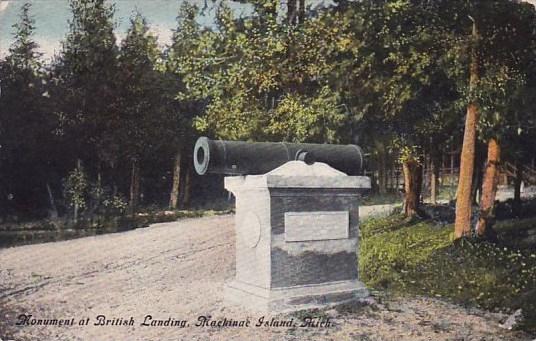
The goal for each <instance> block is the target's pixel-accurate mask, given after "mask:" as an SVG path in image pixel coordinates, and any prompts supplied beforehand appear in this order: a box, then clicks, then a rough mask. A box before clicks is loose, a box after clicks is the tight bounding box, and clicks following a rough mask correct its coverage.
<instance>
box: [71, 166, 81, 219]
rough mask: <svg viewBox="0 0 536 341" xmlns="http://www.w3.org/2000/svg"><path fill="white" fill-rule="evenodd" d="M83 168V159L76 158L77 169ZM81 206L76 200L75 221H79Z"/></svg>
mask: <svg viewBox="0 0 536 341" xmlns="http://www.w3.org/2000/svg"><path fill="white" fill-rule="evenodd" d="M81 168H82V160H80V159H76V169H78V170H80V169H81ZM79 209H80V207H79V206H78V200H75V202H74V212H73V220H74V223H75V224H76V223H78V211H79Z"/></svg>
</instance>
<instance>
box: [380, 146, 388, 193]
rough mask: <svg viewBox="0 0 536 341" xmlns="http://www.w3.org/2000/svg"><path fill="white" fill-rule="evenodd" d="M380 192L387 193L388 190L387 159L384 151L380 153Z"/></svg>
mask: <svg viewBox="0 0 536 341" xmlns="http://www.w3.org/2000/svg"><path fill="white" fill-rule="evenodd" d="M378 166H379V167H378V192H379V193H380V194H385V192H387V190H386V187H387V186H386V178H387V174H386V168H387V167H386V161H385V153H384V151H383V150H382V151H380V153H379V165H378Z"/></svg>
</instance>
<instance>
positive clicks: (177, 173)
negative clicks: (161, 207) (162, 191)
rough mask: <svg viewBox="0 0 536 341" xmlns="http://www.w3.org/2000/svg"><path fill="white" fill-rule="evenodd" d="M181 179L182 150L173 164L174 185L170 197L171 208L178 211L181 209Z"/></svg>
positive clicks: (178, 152) (179, 150)
mask: <svg viewBox="0 0 536 341" xmlns="http://www.w3.org/2000/svg"><path fill="white" fill-rule="evenodd" d="M180 178H181V149H180V148H179V149H178V150H177V154H176V155H175V162H174V164H173V183H172V185H171V193H170V195H169V208H170V209H172V210H176V209H177V208H178V207H179V192H180V191H179V187H180Z"/></svg>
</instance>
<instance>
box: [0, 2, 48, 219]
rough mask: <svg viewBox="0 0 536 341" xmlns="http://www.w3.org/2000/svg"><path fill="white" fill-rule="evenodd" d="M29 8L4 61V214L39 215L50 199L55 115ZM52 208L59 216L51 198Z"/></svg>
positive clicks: (0, 158)
mask: <svg viewBox="0 0 536 341" xmlns="http://www.w3.org/2000/svg"><path fill="white" fill-rule="evenodd" d="M30 10H31V5H30V3H25V4H23V5H22V7H21V12H20V16H19V17H20V21H19V22H18V23H17V24H15V25H14V26H13V27H14V29H15V34H14V41H13V43H12V44H11V46H10V48H9V54H8V55H7V57H6V59H5V60H4V61H1V62H0V75H1V78H0V79H1V81H2V82H1V86H2V92H1V94H0V117H1V121H0V175H1V176H0V178H1V180H0V195H1V199H0V207H2V208H3V209H2V211H4V212H0V214H1V215H4V214H7V213H10V214H17V213H18V212H24V213H25V214H26V215H27V216H29V217H35V216H38V217H39V216H42V214H41V212H39V211H37V210H35V209H34V207H43V206H46V203H48V200H47V199H48V195H47V191H46V188H47V187H48V181H49V180H48V179H47V177H48V176H49V175H50V174H51V167H50V164H51V163H52V162H53V155H54V153H53V151H54V148H53V144H54V139H53V136H52V134H51V132H52V130H53V124H54V118H53V117H52V116H51V115H49V114H48V110H47V109H48V106H49V103H48V98H47V96H48V92H47V91H46V75H45V71H44V68H43V66H42V64H41V62H40V60H39V58H40V56H41V55H40V53H39V52H37V48H38V45H37V44H36V43H35V41H34V40H33V33H34V30H35V21H34V19H33V18H32V17H31V15H30ZM49 208H50V210H51V212H50V213H51V214H54V215H57V212H56V211H55V205H54V204H53V202H50V206H49Z"/></svg>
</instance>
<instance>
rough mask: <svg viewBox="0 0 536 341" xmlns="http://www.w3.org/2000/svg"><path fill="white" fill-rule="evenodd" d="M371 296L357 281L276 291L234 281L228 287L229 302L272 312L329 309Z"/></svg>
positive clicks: (253, 309) (227, 298) (227, 297)
mask: <svg viewBox="0 0 536 341" xmlns="http://www.w3.org/2000/svg"><path fill="white" fill-rule="evenodd" d="M368 296H369V292H368V290H367V289H366V288H365V286H364V285H363V283H361V282H360V281H357V280H351V281H340V282H330V283H322V284H314V285H304V286H294V287H286V288H272V289H267V288H261V287H256V286H254V285H251V284H247V283H243V282H240V281H236V280H234V281H231V282H228V283H226V284H225V286H224V299H225V303H230V304H237V305H240V306H243V307H245V308H246V309H249V310H252V311H257V312H271V313H287V312H292V311H297V310H305V309H314V308H325V307H329V306H334V305H338V304H342V303H348V302H352V301H357V300H359V299H363V298H366V297H368Z"/></svg>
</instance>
